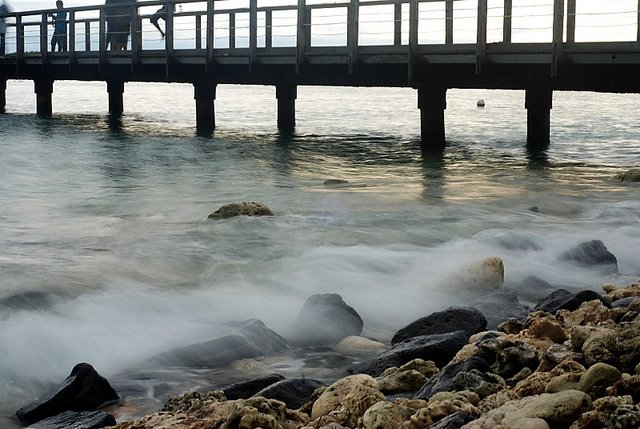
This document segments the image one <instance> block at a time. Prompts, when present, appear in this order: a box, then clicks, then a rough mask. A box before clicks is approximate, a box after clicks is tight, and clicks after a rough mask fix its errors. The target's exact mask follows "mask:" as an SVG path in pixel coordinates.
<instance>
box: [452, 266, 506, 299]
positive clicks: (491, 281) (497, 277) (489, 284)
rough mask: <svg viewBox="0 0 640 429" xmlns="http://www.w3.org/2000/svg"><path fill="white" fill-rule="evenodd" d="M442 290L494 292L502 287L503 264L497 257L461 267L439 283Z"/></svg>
mask: <svg viewBox="0 0 640 429" xmlns="http://www.w3.org/2000/svg"><path fill="white" fill-rule="evenodd" d="M440 285H441V287H442V288H444V289H446V290H448V289H454V290H463V291H468V292H472V293H484V292H486V291H495V290H497V289H502V288H503V287H504V264H503V263H502V259H500V258H498V257H492V258H486V259H483V260H482V261H479V262H475V263H471V264H468V265H465V266H463V267H461V268H460V269H459V270H457V271H456V273H455V274H453V275H451V276H449V277H447V278H446V279H445V280H443V281H442V282H440Z"/></svg>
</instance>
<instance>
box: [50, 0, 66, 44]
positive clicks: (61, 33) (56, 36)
mask: <svg viewBox="0 0 640 429" xmlns="http://www.w3.org/2000/svg"><path fill="white" fill-rule="evenodd" d="M56 7H57V8H58V11H57V12H56V13H53V14H51V18H52V19H53V22H52V25H53V36H52V37H51V52H55V50H56V45H58V52H66V51H67V11H66V10H63V9H62V8H63V4H62V0H58V1H57V2H56Z"/></svg>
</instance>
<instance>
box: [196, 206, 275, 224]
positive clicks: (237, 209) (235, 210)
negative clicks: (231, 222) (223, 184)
mask: <svg viewBox="0 0 640 429" xmlns="http://www.w3.org/2000/svg"><path fill="white" fill-rule="evenodd" d="M235 216H273V212H272V211H271V209H270V208H269V207H267V206H266V205H264V204H263V203H257V202H241V203H230V204H225V205H224V206H222V207H220V208H219V209H218V210H216V211H215V212H213V213H211V214H210V215H209V219H214V220H219V219H229V218H232V217H235Z"/></svg>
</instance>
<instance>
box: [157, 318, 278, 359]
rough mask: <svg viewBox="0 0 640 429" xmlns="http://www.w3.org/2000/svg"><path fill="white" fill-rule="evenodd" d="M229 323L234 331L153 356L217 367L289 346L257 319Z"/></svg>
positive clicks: (268, 353) (269, 353)
mask: <svg viewBox="0 0 640 429" xmlns="http://www.w3.org/2000/svg"><path fill="white" fill-rule="evenodd" d="M229 327H231V328H232V329H233V330H234V331H235V334H232V335H227V336H224V337H220V338H216V339H214V340H210V341H205V342H202V343H197V344H191V345H188V346H185V347H179V348H177V349H173V350H170V351H167V352H164V353H161V354H159V355H156V356H155V357H153V358H152V360H153V361H155V362H158V363H160V364H163V365H167V366H180V367H190V368H217V367H222V366H227V365H230V364H231V363H232V362H235V361H238V360H241V359H247V358H255V357H259V356H265V355H271V354H274V353H279V352H282V351H284V350H287V349H288V346H287V342H286V341H285V340H284V338H282V337H281V336H280V335H278V334H277V333H275V332H274V331H272V330H271V329H269V328H267V327H266V326H265V324H264V323H263V322H262V321H260V320H258V319H249V320H246V321H244V322H238V323H232V324H229Z"/></svg>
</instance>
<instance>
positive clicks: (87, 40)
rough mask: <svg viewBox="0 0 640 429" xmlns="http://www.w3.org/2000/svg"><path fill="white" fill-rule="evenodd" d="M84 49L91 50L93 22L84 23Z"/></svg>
mask: <svg viewBox="0 0 640 429" xmlns="http://www.w3.org/2000/svg"><path fill="white" fill-rule="evenodd" d="M84 50H85V51H86V52H90V51H91V22H89V21H87V22H85V23H84Z"/></svg>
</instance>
